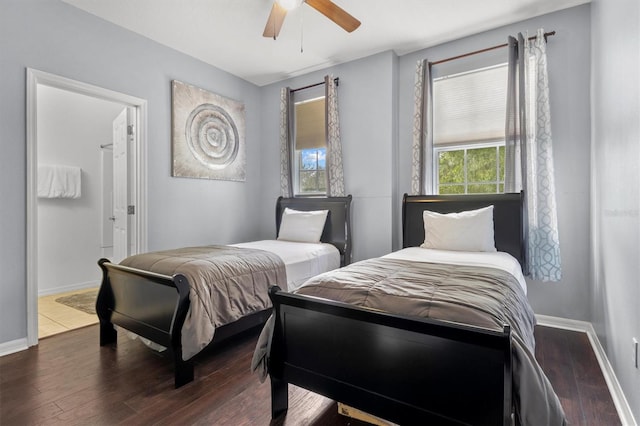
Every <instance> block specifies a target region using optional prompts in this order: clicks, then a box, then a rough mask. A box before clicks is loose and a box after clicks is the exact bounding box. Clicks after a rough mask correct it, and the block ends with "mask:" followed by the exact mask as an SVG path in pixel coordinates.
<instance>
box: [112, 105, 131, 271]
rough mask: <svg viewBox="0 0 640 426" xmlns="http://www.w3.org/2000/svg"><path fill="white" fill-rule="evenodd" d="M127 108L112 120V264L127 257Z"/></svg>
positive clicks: (128, 122)
mask: <svg viewBox="0 0 640 426" xmlns="http://www.w3.org/2000/svg"><path fill="white" fill-rule="evenodd" d="M129 116H130V114H129V112H128V108H125V109H123V110H122V112H121V113H120V114H118V116H117V117H116V119H115V120H113V216H112V220H113V259H112V261H113V262H120V261H121V260H122V259H124V258H125V257H127V256H128V255H129V227H128V223H129V212H128V205H129V203H128V199H129V191H128V175H127V174H128V170H129V167H128V151H129V138H130V136H131V135H130V133H132V130H131V129H133V126H132V125H131V122H130V118H129Z"/></svg>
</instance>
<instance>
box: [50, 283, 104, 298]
mask: <svg viewBox="0 0 640 426" xmlns="http://www.w3.org/2000/svg"><path fill="white" fill-rule="evenodd" d="M99 286H100V280H94V281H86V282H83V283H75V284H69V285H65V286H61V287H56V288H51V289H48V290H40V289H38V297H42V296H51V295H53V294H60V293H68V292H70V291H76V290H86V289H90V288H95V287H99Z"/></svg>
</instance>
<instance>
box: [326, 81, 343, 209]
mask: <svg viewBox="0 0 640 426" xmlns="http://www.w3.org/2000/svg"><path fill="white" fill-rule="evenodd" d="M336 86H337V84H336V81H335V79H334V78H333V75H327V76H325V77H324V88H325V117H326V119H325V123H326V126H327V128H326V132H325V135H326V138H327V153H326V156H327V157H326V161H327V163H326V168H327V197H344V196H345V191H344V168H343V166H342V142H341V140H340V119H339V115H338V92H337V87H336Z"/></svg>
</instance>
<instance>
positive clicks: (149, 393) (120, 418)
mask: <svg viewBox="0 0 640 426" xmlns="http://www.w3.org/2000/svg"><path fill="white" fill-rule="evenodd" d="M258 332H259V330H258V329H256V330H252V331H250V332H248V333H245V334H243V335H241V336H239V337H236V338H234V339H231V340H230V341H229V342H226V343H224V344H221V345H219V346H217V347H215V348H213V349H212V350H208V351H207V352H206V353H204V354H201V355H199V356H197V357H196V358H195V364H196V367H195V380H194V381H193V382H192V383H189V384H187V385H185V386H183V387H181V388H179V389H174V388H173V364H172V360H171V359H170V357H168V356H167V355H164V354H159V353H157V352H155V351H152V350H151V349H149V348H147V347H146V346H144V345H143V344H142V343H140V342H139V341H133V340H130V339H128V338H126V337H124V336H122V335H119V336H118V343H117V345H113V346H105V347H100V346H99V344H98V327H97V326H90V327H86V328H83V329H80V330H73V331H69V332H66V333H63V334H60V335H56V336H52V337H49V338H46V339H43V340H41V341H40V344H39V345H38V346H37V347H35V348H30V349H29V350H27V351H23V352H19V353H16V354H11V355H7V356H4V357H1V358H0V407H1V409H0V424H2V425H36V424H46V425H58V424H60V425H62V424H64V425H75V424H77V425H86V424H92V425H112V424H123V425H148V424H158V425H161V424H166V425H174V424H180V425H200V424H202V425H204V424H207V425H211V424H216V425H234V426H235V425H247V426H248V425H267V424H270V425H272V426H276V425H286V426H290V425H314V426H322V425H354V426H356V425H364V423H363V422H360V421H358V420H354V419H349V418H346V417H343V416H341V415H339V414H338V412H337V405H336V403H335V402H334V401H331V400H329V399H327V398H324V397H322V396H320V395H316V394H314V393H311V392H308V391H306V390H304V389H301V388H298V387H296V386H289V411H288V413H287V415H286V416H281V417H280V418H278V419H275V420H273V421H272V420H271V418H270V417H271V401H270V386H269V381H268V380H267V381H265V382H264V383H260V381H259V378H258V376H257V375H255V374H252V373H251V372H250V371H249V365H250V362H251V357H252V354H253V349H254V346H255V343H256V341H257V337H258ZM120 334H122V333H120ZM536 358H537V359H538V362H539V363H540V365H541V367H542V368H543V370H544V371H545V373H546V375H547V377H548V378H549V380H550V381H551V383H552V385H553V386H554V389H555V390H556V393H557V394H558V396H559V397H560V399H561V402H562V404H563V407H564V408H565V412H566V414H567V418H568V420H569V423H570V424H571V425H585V426H589V425H600V424H606V425H615V424H620V421H619V419H618V417H617V413H616V410H615V406H614V405H613V401H612V399H611V396H610V394H609V392H608V389H607V387H606V382H605V381H604V377H603V376H602V373H601V371H600V368H599V365H598V363H597V359H596V358H595V355H594V354H593V351H592V350H591V347H590V344H589V341H588V339H587V337H586V335H585V334H584V333H577V332H571V331H566V330H558V329H554V328H548V327H540V326H538V327H536Z"/></svg>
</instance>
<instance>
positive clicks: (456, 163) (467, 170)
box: [435, 140, 504, 194]
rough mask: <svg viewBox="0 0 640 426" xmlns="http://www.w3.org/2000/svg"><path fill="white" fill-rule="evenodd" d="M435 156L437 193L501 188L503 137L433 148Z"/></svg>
mask: <svg viewBox="0 0 640 426" xmlns="http://www.w3.org/2000/svg"><path fill="white" fill-rule="evenodd" d="M435 157H436V176H437V177H438V193H439V194H485V193H492V192H493V193H495V192H504V140H502V141H497V142H495V143H487V144H485V145H482V146H478V145H469V146H465V147H450V148H436V149H435Z"/></svg>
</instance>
